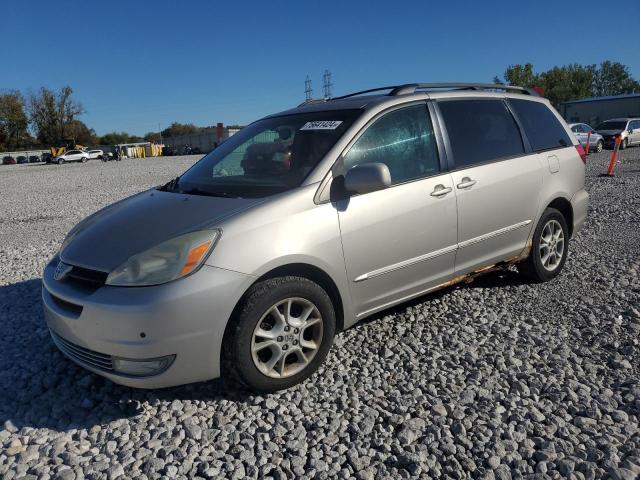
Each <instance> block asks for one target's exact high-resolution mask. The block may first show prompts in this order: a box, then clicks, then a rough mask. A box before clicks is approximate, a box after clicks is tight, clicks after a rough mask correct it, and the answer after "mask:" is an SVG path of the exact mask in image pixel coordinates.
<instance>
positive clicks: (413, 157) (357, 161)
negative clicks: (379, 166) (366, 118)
mask: <svg viewBox="0 0 640 480" xmlns="http://www.w3.org/2000/svg"><path fill="white" fill-rule="evenodd" d="M343 161H344V168H345V171H346V170H349V169H350V168H353V167H355V166H356V165H362V164H365V163H383V164H385V165H386V166H387V167H388V168H389V172H390V173H391V183H392V185H395V184H398V183H403V182H408V181H410V180H414V179H417V178H422V177H427V176H429V175H433V174H434V173H437V172H438V171H439V170H440V163H439V160H438V148H437V145H436V140H435V136H434V132H433V127H432V125H431V120H430V118H429V114H428V111H427V107H426V105H424V104H421V105H415V106H411V107H406V108H401V109H399V110H394V111H392V112H389V113H387V114H385V115H383V116H382V117H381V118H379V119H378V120H376V121H375V122H374V123H373V124H372V125H371V126H370V127H369V128H367V130H366V131H365V132H364V133H363V134H362V135H361V136H360V138H358V140H357V141H356V142H355V143H354V144H353V146H352V147H351V148H350V149H349V151H348V152H347V154H346V155H345V156H344V158H343Z"/></svg>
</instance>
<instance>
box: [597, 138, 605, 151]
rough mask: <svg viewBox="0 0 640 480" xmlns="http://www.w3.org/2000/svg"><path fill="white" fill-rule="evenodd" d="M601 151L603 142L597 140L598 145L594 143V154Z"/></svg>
mask: <svg viewBox="0 0 640 480" xmlns="http://www.w3.org/2000/svg"><path fill="white" fill-rule="evenodd" d="M602 150H604V142H603V141H602V140H598V143H596V153H600V152H602Z"/></svg>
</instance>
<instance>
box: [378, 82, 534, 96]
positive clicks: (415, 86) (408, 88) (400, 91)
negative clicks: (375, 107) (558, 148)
mask: <svg viewBox="0 0 640 480" xmlns="http://www.w3.org/2000/svg"><path fill="white" fill-rule="evenodd" d="M436 89H450V90H453V89H458V90H504V91H505V92H515V93H523V94H525V95H533V96H536V97H539V96H540V95H538V92H536V91H535V90H533V89H531V88H525V87H517V86H514V85H504V84H501V83H457V82H453V83H408V84H406V85H398V86H397V87H394V88H393V90H391V92H389V95H390V96H396V95H405V94H410V93H416V91H417V90H436Z"/></svg>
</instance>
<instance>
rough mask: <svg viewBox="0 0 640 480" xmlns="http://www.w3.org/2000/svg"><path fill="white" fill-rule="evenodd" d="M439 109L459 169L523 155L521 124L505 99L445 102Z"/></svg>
mask: <svg viewBox="0 0 640 480" xmlns="http://www.w3.org/2000/svg"><path fill="white" fill-rule="evenodd" d="M438 107H439V108H440V112H441V114H442V117H443V120H444V124H445V127H446V130H447V135H448V137H449V143H450V144H451V149H452V150H453V159H454V163H455V165H456V168H465V167H470V166H472V165H476V164H480V163H484V162H489V161H493V160H499V159H501V158H508V157H512V156H515V155H521V154H523V153H524V146H523V143H522V136H521V135H520V131H519V130H518V125H517V124H516V122H515V120H514V119H513V116H512V115H511V113H510V112H509V110H508V109H507V106H506V105H505V104H504V102H503V101H502V100H446V101H441V102H439V103H438Z"/></svg>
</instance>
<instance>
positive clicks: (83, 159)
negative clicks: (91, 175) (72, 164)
mask: <svg viewBox="0 0 640 480" xmlns="http://www.w3.org/2000/svg"><path fill="white" fill-rule="evenodd" d="M87 160H89V159H88V158H87V157H82V159H81V160H80V161H81V162H82V163H85V162H86V161H87Z"/></svg>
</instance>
